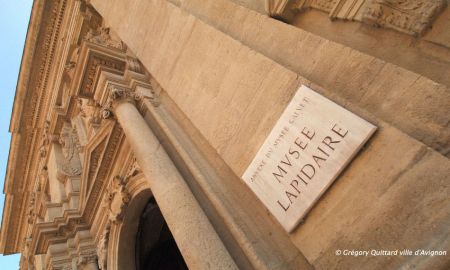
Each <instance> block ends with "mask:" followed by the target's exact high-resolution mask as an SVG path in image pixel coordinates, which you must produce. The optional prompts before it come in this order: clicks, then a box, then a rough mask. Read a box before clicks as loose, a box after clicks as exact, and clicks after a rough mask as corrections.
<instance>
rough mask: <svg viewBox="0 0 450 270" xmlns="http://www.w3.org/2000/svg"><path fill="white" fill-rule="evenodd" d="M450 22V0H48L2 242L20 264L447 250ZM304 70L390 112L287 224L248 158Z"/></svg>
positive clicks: (266, 260) (174, 262) (319, 87)
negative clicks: (255, 180) (255, 185)
mask: <svg viewBox="0 0 450 270" xmlns="http://www.w3.org/2000/svg"><path fill="white" fill-rule="evenodd" d="M449 29H450V9H449V8H448V1H446V0H434V1H426V0H131V1H123V0H35V1H34V4H33V9H32V14H31V19H30V24H29V29H28V33H27V38H26V43H25V48H24V53H23V58H22V64H21V70H20V74H19V79H18V83H17V89H16V95H15V100H14V108H13V112H12V116H11V124H10V132H11V133H12V140H11V146H10V152H9V160H8V166H7V173H6V179H5V187H4V193H5V194H6V198H5V208H4V211H3V221H2V226H1V235H0V251H1V253H2V254H5V255H8V254H14V253H21V260H20V269H65V270H66V269H72V270H75V269H91V270H94V269H103V270H105V269H108V270H113V269H121V270H123V269H125V270H126V269H130V270H133V269H140V270H143V269H296V270H297V269H449V268H450V256H449V254H448V252H450V237H449V226H450V161H449V157H450V124H449V123H450V88H449V86H450V76H449V75H450V30H449ZM300 85H305V86H308V87H309V88H311V89H313V90H314V91H316V92H318V93H319V94H320V95H322V96H324V97H326V98H327V99H329V100H331V101H333V102H334V103H336V104H339V105H340V106H342V107H344V108H346V109H347V110H349V111H351V112H353V113H355V114H357V115H359V116H360V117H362V118H364V119H366V120H367V121H369V122H371V123H373V124H374V125H376V126H377V131H376V133H375V134H374V135H373V136H372V137H371V138H370V139H369V140H368V141H367V143H366V144H365V145H364V147H363V148H362V149H361V150H360V151H359V153H358V154H357V155H356V156H355V157H354V159H353V160H352V161H351V163H349V164H348V166H347V167H346V168H345V170H343V171H342V172H341V173H340V174H339V176H338V177H337V178H336V180H335V182H334V183H333V184H332V185H331V186H330V187H329V188H328V190H327V191H326V192H324V193H323V195H322V196H321V197H320V198H319V199H318V200H317V201H316V202H315V203H314V205H313V207H312V208H311V209H310V211H309V212H308V214H307V215H306V216H305V217H304V218H302V220H300V221H299V223H300V224H298V226H296V227H295V228H294V229H293V230H292V231H289V232H287V231H286V230H285V229H283V227H282V226H281V225H280V223H279V222H278V221H277V219H276V218H275V217H274V216H273V213H271V212H270V211H269V210H268V209H267V208H266V207H265V206H264V204H263V203H262V202H261V200H260V199H258V197H257V196H255V194H254V193H253V192H252V190H251V189H249V187H248V186H247V185H246V183H244V181H243V180H242V175H243V173H244V172H245V170H246V169H247V167H248V166H249V164H250V163H251V162H252V160H253V158H254V157H255V155H256V154H257V152H258V150H259V148H260V147H261V145H262V144H263V142H264V140H265V139H266V137H267V136H268V134H269V133H270V131H271V129H272V128H273V126H274V125H275V123H276V121H277V120H278V119H279V117H280V115H281V114H282V112H283V110H284V109H285V107H286V106H287V104H288V103H289V102H290V100H291V98H292V97H293V95H294V94H295V91H296V90H297V89H298V88H299V86H300ZM342 134H343V133H342ZM299 193H300V192H299ZM290 196H294V195H293V194H291V195H290ZM295 196H297V195H295ZM298 196H301V195H298ZM288 199H289V200H290V199H291V198H290V197H288ZM293 206H294V204H293ZM287 210H288V209H287V208H286V209H285V211H287ZM403 249H410V250H412V251H413V253H416V252H417V251H419V252H418V253H416V254H414V255H412V256H400V255H397V256H393V255H392V256H375V255H374V254H372V255H371V256H359V257H355V256H351V255H345V254H342V253H341V252H346V251H347V253H348V254H349V253H350V252H352V251H357V250H366V251H368V252H372V251H383V250H387V251H394V250H403ZM429 251H433V252H438V253H437V254H436V256H427V255H426V252H429ZM444 251H445V252H446V253H447V254H444Z"/></svg>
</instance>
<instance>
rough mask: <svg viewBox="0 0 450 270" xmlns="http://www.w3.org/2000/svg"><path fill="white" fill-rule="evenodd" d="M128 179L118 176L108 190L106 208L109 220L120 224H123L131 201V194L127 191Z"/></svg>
mask: <svg viewBox="0 0 450 270" xmlns="http://www.w3.org/2000/svg"><path fill="white" fill-rule="evenodd" d="M127 182H128V177H122V176H116V177H114V179H113V181H112V183H111V185H110V186H109V188H108V191H107V194H106V198H105V201H104V205H105V208H107V210H108V211H109V213H108V215H109V220H110V221H112V222H114V223H115V224H118V223H120V222H122V220H123V217H124V215H125V210H126V209H127V206H128V203H129V202H130V200H131V194H130V192H129V191H128V189H127Z"/></svg>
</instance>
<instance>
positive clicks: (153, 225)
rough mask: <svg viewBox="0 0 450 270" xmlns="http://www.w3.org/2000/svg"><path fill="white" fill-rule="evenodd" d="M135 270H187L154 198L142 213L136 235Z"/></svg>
mask: <svg viewBox="0 0 450 270" xmlns="http://www.w3.org/2000/svg"><path fill="white" fill-rule="evenodd" d="M135 254H136V269H137V270H187V269H188V267H187V265H186V263H185V262H184V259H183V256H182V255H181V253H180V250H179V249H178V247H177V244H176V243H175V240H174V239H173V236H172V233H171V232H170V230H169V227H168V226H167V224H166V221H165V220H164V218H163V216H162V214H161V211H160V210H159V207H158V205H157V204H156V201H155V199H154V198H151V199H150V200H149V201H148V203H147V205H146V206H145V207H144V210H143V211H142V214H141V217H140V220H139V228H138V231H137V235H136V253H135Z"/></svg>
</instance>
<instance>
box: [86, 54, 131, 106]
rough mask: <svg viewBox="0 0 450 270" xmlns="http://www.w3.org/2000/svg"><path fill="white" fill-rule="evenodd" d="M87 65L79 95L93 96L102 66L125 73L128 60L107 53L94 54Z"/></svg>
mask: <svg viewBox="0 0 450 270" xmlns="http://www.w3.org/2000/svg"><path fill="white" fill-rule="evenodd" d="M86 66H87V67H86V71H85V73H84V76H83V79H82V82H81V86H80V93H79V96H80V97H84V98H92V97H93V95H94V86H95V85H94V82H95V81H96V79H97V78H98V72H99V71H101V68H106V69H108V70H116V71H117V72H118V73H123V72H124V71H125V66H126V62H125V61H122V60H118V59H115V58H111V57H108V56H106V55H98V54H92V55H91V56H89V59H88V62H87V65H86Z"/></svg>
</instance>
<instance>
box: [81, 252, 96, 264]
mask: <svg viewBox="0 0 450 270" xmlns="http://www.w3.org/2000/svg"><path fill="white" fill-rule="evenodd" d="M90 263H92V264H97V253H96V252H95V251H90V252H85V253H82V254H80V255H79V257H78V262H77V266H78V267H81V266H84V265H88V264H90Z"/></svg>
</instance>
